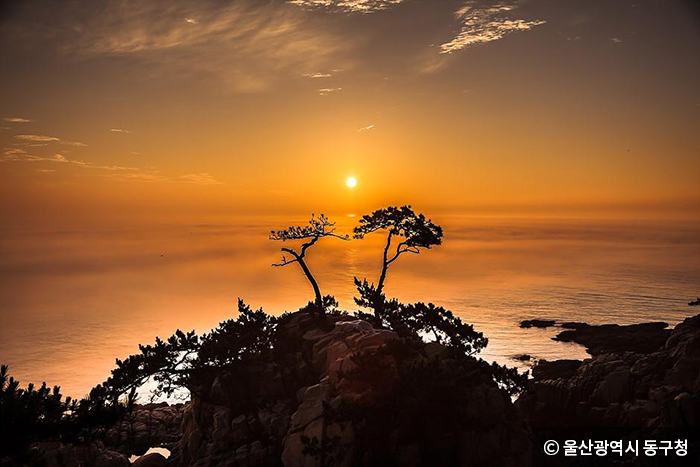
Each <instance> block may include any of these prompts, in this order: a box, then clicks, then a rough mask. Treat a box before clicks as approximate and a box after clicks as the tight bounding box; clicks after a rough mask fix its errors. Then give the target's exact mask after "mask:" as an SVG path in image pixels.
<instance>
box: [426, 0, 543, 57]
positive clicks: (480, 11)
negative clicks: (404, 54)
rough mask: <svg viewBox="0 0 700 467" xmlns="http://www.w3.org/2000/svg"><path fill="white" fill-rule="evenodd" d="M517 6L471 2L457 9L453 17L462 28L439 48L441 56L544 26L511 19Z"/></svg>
mask: <svg viewBox="0 0 700 467" xmlns="http://www.w3.org/2000/svg"><path fill="white" fill-rule="evenodd" d="M516 8H517V6H516V5H515V4H514V3H512V2H510V3H497V4H495V5H494V4H490V5H480V4H479V3H478V2H476V1H470V2H468V3H467V4H466V5H464V6H463V7H462V8H460V9H459V10H457V12H456V13H455V15H456V16H457V18H458V19H459V20H460V22H461V24H462V26H461V30H460V32H459V34H457V36H456V37H455V38H454V39H452V40H451V41H449V42H446V43H444V44H442V45H441V46H440V49H441V50H440V53H443V54H448V53H452V52H456V51H458V50H462V49H465V48H467V47H471V46H474V45H479V44H484V43H486V42H492V41H497V40H499V39H502V38H504V37H505V36H507V35H509V34H512V33H514V32H522V31H528V30H530V29H532V28H534V27H535V26H539V25H541V24H545V22H546V21H544V20H529V21H528V20H524V19H518V18H514V13H513V11H514V10H516Z"/></svg>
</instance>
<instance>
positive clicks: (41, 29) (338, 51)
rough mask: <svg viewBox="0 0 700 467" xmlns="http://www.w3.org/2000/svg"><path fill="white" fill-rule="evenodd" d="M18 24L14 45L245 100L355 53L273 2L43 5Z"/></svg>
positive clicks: (301, 14) (71, 1)
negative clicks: (49, 49)
mask: <svg viewBox="0 0 700 467" xmlns="http://www.w3.org/2000/svg"><path fill="white" fill-rule="evenodd" d="M355 3H357V5H354V6H352V7H351V9H361V8H362V6H361V4H363V3H367V4H368V5H369V4H372V3H392V2H389V1H386V2H377V1H376V0H375V1H373V2H362V1H359V0H358V1H356V2H348V5H353V4H355ZM372 8H374V7H372ZM66 11H68V12H70V13H69V14H67V13H66ZM20 19H21V20H24V21H21V20H20ZM20 19H17V18H16V20H15V21H14V22H13V23H11V24H10V26H11V27H13V28H14V30H12V31H8V34H12V35H13V37H16V39H17V40H22V39H23V38H27V39H30V40H37V38H39V37H40V38H41V39H42V41H44V40H48V41H51V43H52V44H55V47H56V48H57V49H58V51H59V52H60V53H63V54H65V55H67V56H71V57H75V58H76V59H80V58H84V57H88V58H90V57H94V56H120V57H133V58H134V59H136V60H138V63H139V64H147V65H150V66H149V70H156V73H158V74H161V73H162V74H163V75H166V74H167V75H168V76H169V77H171V78H172V77H186V76H191V75H193V74H198V75H202V77H205V78H210V77H211V78H215V79H216V80H217V81H218V82H219V83H220V84H223V86H224V87H225V88H226V89H227V90H230V91H235V92H246V93H247V92H258V91H262V90H266V89H268V88H269V87H270V86H271V85H272V84H273V83H275V82H277V81H279V80H281V79H283V78H284V77H285V75H288V76H294V75H296V76H298V74H299V71H298V70H300V69H307V70H308V69H331V68H336V67H339V66H345V65H348V64H349V63H350V58H348V57H346V56H345V54H344V52H345V51H347V50H349V49H351V48H353V46H354V42H353V41H348V40H347V38H342V37H341V35H340V33H339V32H338V31H335V30H334V29H333V28H332V27H329V19H328V18H320V17H318V16H317V15H310V14H308V12H306V11H304V10H303V9H301V8H295V7H294V6H293V5H288V4H286V3H285V2H280V1H272V2H260V1H257V0H236V1H228V2H222V1H218V0H201V1H198V2H192V1H190V0H167V1H155V0H154V1H149V2H138V7H136V5H135V3H134V2H133V1H132V0H112V1H109V2H84V1H82V0H65V1H63V2H60V4H58V3H55V2H48V1H47V2H46V3H45V8H43V9H41V10H39V9H34V11H32V14H28V13H27V14H25V15H24V16H23V17H22V18H20ZM27 31H32V33H31V34H30V33H28V32H27ZM149 76H155V74H154V73H151V74H150V75H149Z"/></svg>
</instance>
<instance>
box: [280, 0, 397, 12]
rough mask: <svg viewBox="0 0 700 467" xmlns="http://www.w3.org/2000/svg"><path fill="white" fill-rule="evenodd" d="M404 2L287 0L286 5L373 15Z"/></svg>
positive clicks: (382, 0) (378, 0) (376, 0)
mask: <svg viewBox="0 0 700 467" xmlns="http://www.w3.org/2000/svg"><path fill="white" fill-rule="evenodd" d="M403 2H404V0H289V1H288V3H291V4H294V5H299V6H302V7H305V8H325V9H328V10H331V11H342V12H349V13H374V12H375V11H381V10H386V9H387V8H390V7H391V6H393V5H397V4H399V3H403Z"/></svg>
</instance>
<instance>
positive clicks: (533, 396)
mask: <svg viewBox="0 0 700 467" xmlns="http://www.w3.org/2000/svg"><path fill="white" fill-rule="evenodd" d="M590 328H593V329H594V330H593V332H592V333H586V332H584V331H586V330H587V329H588V328H583V329H580V330H576V331H573V332H575V333H576V334H574V335H573V337H571V339H572V340H574V337H575V338H576V339H575V340H576V341H577V342H579V341H580V342H582V343H584V345H587V346H590V347H589V348H590V349H591V351H592V353H594V354H595V356H594V357H593V358H592V359H588V360H585V361H583V362H575V361H559V362H546V361H541V362H540V364H539V365H538V366H537V367H535V369H534V371H533V376H534V380H533V381H531V384H530V387H529V389H528V390H527V391H526V393H525V394H523V395H522V396H521V397H520V398H519V400H518V401H517V406H518V408H519V409H520V410H521V411H522V412H523V413H524V415H525V416H526V417H527V418H528V419H529V421H530V423H531V424H532V426H534V427H557V426H559V427H576V426H578V427H671V428H685V427H691V428H697V427H700V315H698V316H695V317H693V318H688V319H686V320H685V321H684V322H683V323H681V324H679V325H678V326H676V328H675V329H673V330H672V331H669V330H666V329H665V328H666V325H665V323H649V324H647V325H637V326H590ZM565 332H572V331H565ZM635 333H636V337H632V336H633V334H635ZM562 334H564V333H562ZM560 336H561V334H560ZM568 336H572V335H571V334H568ZM662 339H663V341H662ZM610 349H612V350H610Z"/></svg>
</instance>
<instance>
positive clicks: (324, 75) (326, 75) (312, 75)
mask: <svg viewBox="0 0 700 467" xmlns="http://www.w3.org/2000/svg"><path fill="white" fill-rule="evenodd" d="M301 76H303V77H305V78H330V77H331V76H333V75H331V74H330V73H304V74H303V75H301Z"/></svg>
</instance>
